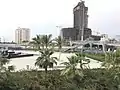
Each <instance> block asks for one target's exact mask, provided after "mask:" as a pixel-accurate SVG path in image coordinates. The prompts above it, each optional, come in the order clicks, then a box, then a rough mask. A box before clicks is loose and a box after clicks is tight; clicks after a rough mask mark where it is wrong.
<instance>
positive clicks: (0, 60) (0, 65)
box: [0, 57, 9, 71]
mask: <svg viewBox="0 0 120 90" xmlns="http://www.w3.org/2000/svg"><path fill="white" fill-rule="evenodd" d="M8 63H9V60H8V59H6V58H2V57H0V71H1V70H3V69H6V68H5V67H4V65H6V64H8Z"/></svg>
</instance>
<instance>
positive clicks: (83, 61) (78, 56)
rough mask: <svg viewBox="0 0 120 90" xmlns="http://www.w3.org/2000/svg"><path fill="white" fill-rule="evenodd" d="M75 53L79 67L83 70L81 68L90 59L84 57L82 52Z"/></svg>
mask: <svg viewBox="0 0 120 90" xmlns="http://www.w3.org/2000/svg"><path fill="white" fill-rule="evenodd" d="M75 55H76V56H77V59H78V60H79V64H80V69H82V70H83V68H84V67H86V66H85V65H86V64H89V63H90V60H89V59H86V58H85V54H83V53H76V54H75Z"/></svg>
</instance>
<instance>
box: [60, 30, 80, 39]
mask: <svg viewBox="0 0 120 90" xmlns="http://www.w3.org/2000/svg"><path fill="white" fill-rule="evenodd" d="M77 33H78V30H76V29H75V28H63V29H62V30H61V37H62V38H63V39H65V40H72V41H75V40H77V36H76V35H77Z"/></svg>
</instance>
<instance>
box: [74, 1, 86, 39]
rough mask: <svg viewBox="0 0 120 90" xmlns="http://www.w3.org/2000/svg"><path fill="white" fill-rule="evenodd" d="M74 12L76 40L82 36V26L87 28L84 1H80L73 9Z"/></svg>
mask: <svg viewBox="0 0 120 90" xmlns="http://www.w3.org/2000/svg"><path fill="white" fill-rule="evenodd" d="M73 13H74V28H76V29H78V30H79V34H78V40H80V39H82V40H83V38H84V37H83V36H84V28H88V15H87V13H88V7H86V6H85V4H84V1H81V2H79V3H78V4H77V6H75V7H74V9H73Z"/></svg>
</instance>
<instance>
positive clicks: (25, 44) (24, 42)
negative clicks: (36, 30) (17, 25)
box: [22, 40, 29, 48]
mask: <svg viewBox="0 0 120 90" xmlns="http://www.w3.org/2000/svg"><path fill="white" fill-rule="evenodd" d="M28 42H29V41H27V40H24V41H22V43H23V45H24V46H25V48H26V47H27V46H28Z"/></svg>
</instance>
